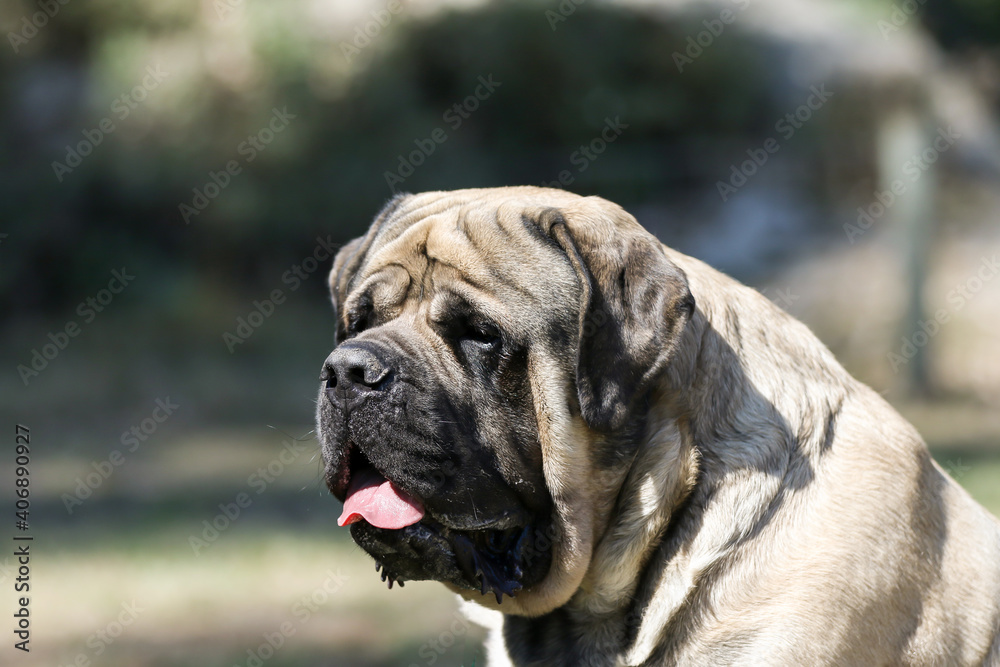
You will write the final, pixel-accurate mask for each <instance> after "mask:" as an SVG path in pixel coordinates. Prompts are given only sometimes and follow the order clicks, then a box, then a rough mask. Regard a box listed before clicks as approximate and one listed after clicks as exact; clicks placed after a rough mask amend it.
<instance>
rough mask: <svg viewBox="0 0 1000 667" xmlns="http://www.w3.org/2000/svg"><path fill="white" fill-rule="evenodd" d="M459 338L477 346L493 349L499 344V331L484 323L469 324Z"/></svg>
mask: <svg viewBox="0 0 1000 667" xmlns="http://www.w3.org/2000/svg"><path fill="white" fill-rule="evenodd" d="M461 338H463V339H465V340H469V341H472V342H473V343H477V344H479V345H483V346H488V347H495V346H497V345H499V344H500V331H499V330H498V329H497V328H496V327H495V326H493V325H492V324H489V323H486V322H469V323H468V324H467V325H466V326H465V331H463V332H462V335H461Z"/></svg>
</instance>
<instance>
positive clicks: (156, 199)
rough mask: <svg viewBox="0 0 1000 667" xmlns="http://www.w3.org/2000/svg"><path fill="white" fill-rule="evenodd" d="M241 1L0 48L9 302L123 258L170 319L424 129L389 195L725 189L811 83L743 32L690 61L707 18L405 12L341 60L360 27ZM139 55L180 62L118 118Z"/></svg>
mask: <svg viewBox="0 0 1000 667" xmlns="http://www.w3.org/2000/svg"><path fill="white" fill-rule="evenodd" d="M232 4H234V5H236V9H234V10H233V11H232V12H231V13H226V14H225V15H220V14H221V12H220V11H219V10H218V7H219V6H224V5H220V3H207V2H206V3H197V2H194V1H191V0H189V1H184V0H174V1H173V2H168V3H154V2H140V3H132V2H129V3H126V2H118V1H114V0H100V1H98V2H88V3H75V2H71V3H68V4H67V5H65V6H62V7H61V9H60V11H59V12H58V13H57V14H56V16H55V17H54V18H53V19H51V21H50V22H49V25H47V26H46V27H45V28H44V29H43V30H41V31H39V35H38V36H37V37H35V38H33V39H32V40H31V41H30V42H29V43H28V44H26V45H25V46H23V47H22V48H21V51H20V52H19V53H18V54H16V55H15V56H13V57H12V56H11V54H10V52H9V51H8V52H7V53H5V55H4V57H3V60H2V65H0V67H2V68H3V87H2V90H0V95H2V100H3V105H2V108H3V113H4V118H3V121H4V122H3V126H2V127H3V129H2V130H0V151H2V156H3V162H2V165H0V198H2V200H3V201H4V204H5V217H7V218H8V220H9V221H8V222H5V224H4V227H5V228H6V230H7V232H8V233H10V234H11V239H10V241H9V243H10V244H11V246H16V248H17V252H16V253H8V254H6V255H5V256H4V258H3V264H2V268H0V286H2V288H3V297H2V298H3V300H4V303H3V306H4V307H6V308H12V307H16V308H17V309H19V310H21V311H22V312H24V311H36V312H42V313H46V312H59V311H60V310H61V309H65V308H67V307H70V306H72V305H73V304H74V303H75V302H76V301H77V300H78V299H79V298H81V294H82V293H86V292H87V290H89V289H90V288H91V287H94V286H95V284H94V282H93V281H94V280H95V276H98V277H99V276H102V275H104V274H105V273H106V272H107V271H108V270H109V268H110V267H111V266H113V265H117V264H120V263H125V264H127V265H131V266H141V267H143V269H144V273H148V274H152V275H153V277H152V278H151V279H149V280H145V281H143V283H142V285H141V287H140V288H138V289H140V291H142V292H143V294H144V296H145V297H146V298H149V299H155V300H156V302H157V304H158V309H159V310H160V315H162V316H165V317H168V318H169V317H176V318H180V319H182V320H188V321H189V320H191V318H189V317H188V316H187V315H185V313H189V312H190V311H191V310H192V308H193V309H194V310H195V311H196V312H197V311H198V310H199V309H202V308H204V309H210V308H217V307H218V304H220V303H226V302H227V301H228V302H237V301H239V300H240V299H245V298H246V297H247V296H254V295H256V294H258V293H259V292H260V291H261V290H266V289H267V288H269V287H270V286H271V285H272V284H273V282H274V280H275V276H276V275H280V274H281V272H282V271H283V270H285V269H286V268H287V267H288V266H289V265H291V264H292V263H293V262H295V261H297V260H299V259H301V258H302V257H303V256H305V255H307V254H309V253H310V252H311V250H312V247H313V245H314V243H315V238H316V236H317V235H321V234H322V235H326V234H332V236H333V238H334V239H335V240H337V241H343V240H346V239H348V238H350V237H352V236H354V235H357V234H359V233H360V232H361V231H362V230H363V228H364V227H365V226H366V224H367V222H368V220H369V219H370V217H371V215H372V214H373V213H374V212H375V211H376V210H377V209H378V208H379V206H380V205H381V203H382V201H384V200H385V199H387V198H388V197H389V196H390V195H391V192H390V189H389V187H388V186H387V184H386V178H385V173H386V172H387V171H395V170H396V169H397V168H398V165H399V161H400V157H401V156H404V155H407V154H409V153H410V152H411V151H413V150H414V148H415V143H414V142H415V141H417V140H425V139H426V138H427V137H429V136H430V134H431V132H432V131H433V130H434V129H435V128H443V129H444V131H445V132H446V134H447V141H446V143H444V144H442V145H440V146H438V147H437V149H436V150H435V152H434V154H432V155H430V156H428V157H427V159H426V162H425V164H424V165H423V166H422V167H420V168H417V169H416V172H415V173H414V174H413V176H412V177H410V178H408V179H406V181H405V183H404V184H403V185H402V186H401V188H402V189H406V190H411V191H420V190H426V189H443V188H448V189H450V188H457V187H465V186H493V185H503V184H520V183H534V184H541V183H542V182H549V181H553V180H555V179H556V177H557V176H558V174H559V172H560V171H562V170H565V169H569V170H571V171H572V172H573V175H574V177H575V180H574V182H573V183H572V185H571V186H570V187H571V189H573V190H575V191H578V192H581V193H587V194H589V193H598V192H599V193H601V194H602V195H603V196H606V197H609V198H611V199H613V200H616V201H619V202H621V203H622V204H624V205H626V206H628V205H629V204H632V203H635V202H643V201H648V200H650V199H651V198H652V199H661V200H662V199H667V198H669V197H670V196H671V193H678V194H680V193H685V192H689V191H691V190H698V189H702V190H705V191H706V192H708V193H709V194H710V195H712V196H715V195H714V188H713V184H714V179H715V178H717V177H719V176H720V175H721V174H720V172H719V165H720V164H723V165H726V164H728V161H727V160H731V159H733V157H734V155H733V154H732V153H731V152H730V153H726V152H725V151H724V150H723V148H724V145H723V144H721V143H720V140H724V139H729V140H730V141H733V140H737V141H738V142H740V141H741V142H742V143H738V146H743V145H749V142H748V141H747V140H745V139H743V137H754V136H758V135H761V134H766V133H767V132H768V131H769V129H770V127H771V125H772V124H773V123H774V120H775V119H776V118H780V117H781V116H782V115H783V114H784V113H785V112H787V111H788V110H790V109H792V108H794V106H795V105H797V104H800V103H801V102H802V99H800V98H804V95H803V94H802V93H803V91H807V88H808V86H802V85H801V84H800V83H797V82H795V81H793V80H792V79H791V78H790V75H789V73H788V71H786V69H787V68H779V67H777V66H776V65H777V64H778V63H779V62H780V61H781V59H782V58H783V57H785V56H786V55H787V54H784V53H783V52H782V51H781V49H780V47H778V46H776V45H774V44H771V43H765V42H764V41H762V40H760V39H758V38H756V37H754V36H753V35H751V34H748V33H744V32H741V31H740V29H739V28H738V26H737V25H734V26H732V27H731V28H730V30H731V33H732V34H727V35H726V39H724V40H722V39H720V40H718V43H717V44H714V45H713V47H712V48H711V49H706V50H705V52H704V54H703V55H701V56H700V57H699V58H698V59H697V60H695V61H694V63H693V64H691V65H690V66H689V67H688V68H687V69H686V70H685V71H684V72H683V74H682V73H679V72H678V68H677V66H676V65H675V62H674V60H673V57H672V54H673V53H674V52H677V51H683V50H684V48H685V47H686V45H687V41H686V40H687V39H688V37H689V36H691V35H695V34H697V33H698V32H699V31H700V30H703V29H704V27H703V26H702V24H701V21H702V19H703V17H702V15H701V14H700V13H696V14H692V15H690V16H679V17H677V16H675V17H660V16H653V15H652V14H647V13H644V12H641V11H640V12H637V11H633V10H626V9H624V8H622V7H616V6H610V5H596V4H595V5H584V6H581V7H580V8H579V9H578V10H577V11H576V12H575V13H574V14H573V15H572V16H570V17H568V19H567V22H566V23H564V24H557V25H556V29H555V30H553V29H552V27H551V26H550V23H549V21H548V20H547V19H546V17H545V14H544V11H543V10H544V9H545V8H546V7H548V5H545V6H543V5H539V4H536V3H528V4H524V3H520V4H502V5H501V4H494V5H489V6H487V7H485V8H483V9H480V10H476V11H470V12H457V11H454V12H448V13H444V14H435V15H433V16H432V17H430V18H419V19H418V18H413V17H411V16H409V15H405V14H402V15H399V16H395V17H394V18H393V20H392V21H391V22H390V24H389V25H388V26H387V27H386V28H385V29H384V30H380V31H379V33H378V34H376V35H375V36H374V37H372V38H371V39H370V44H369V45H366V46H363V47H362V48H361V49H360V51H359V55H357V57H356V58H353V59H349V58H347V57H345V55H344V51H343V44H344V42H345V41H350V40H351V39H353V36H354V33H353V32H352V30H353V29H356V28H357V27H358V26H359V25H360V26H364V25H365V22H361V23H359V24H358V25H354V24H351V25H333V24H331V23H330V22H329V21H327V22H326V23H323V22H322V21H320V20H319V19H316V18H314V17H311V16H310V12H315V11H317V9H316V8H315V7H314V6H312V5H306V4H296V3H291V2H289V3H281V4H280V5H271V4H269V3H245V4H244V3H232ZM31 10H32V5H31V4H30V3H28V2H21V3H15V4H13V5H10V6H8V8H7V9H6V11H5V12H4V15H5V16H6V20H7V23H8V25H14V26H17V25H18V23H17V20H18V17H19V16H23V15H27V14H29V13H30V11H31ZM348 60H350V62H348ZM149 66H154V67H156V66H159V67H162V68H163V69H164V70H165V71H166V72H169V76H167V77H166V78H165V80H164V81H163V82H162V83H160V84H158V85H157V86H156V87H155V88H153V89H151V90H150V91H148V95H146V96H145V97H146V99H145V100H143V101H142V102H139V103H137V104H136V105H135V108H134V109H132V110H131V113H130V114H129V115H128V116H127V117H125V118H123V119H119V117H118V115H117V112H116V111H115V109H117V108H118V107H116V106H115V100H116V99H117V98H119V97H120V96H121V95H123V94H125V95H128V94H130V93H129V91H131V90H132V89H133V87H134V86H136V85H137V84H138V83H140V82H141V81H142V79H143V77H144V75H145V72H146V71H147V67H149ZM480 77H492V78H493V79H494V80H495V81H498V82H500V87H499V88H498V90H497V92H496V93H495V94H494V95H492V96H490V97H489V98H488V99H486V100H484V101H482V102H481V103H480V104H479V108H478V109H477V110H476V111H474V112H472V113H471V114H469V116H468V118H467V119H463V120H462V123H461V125H460V126H459V127H454V125H450V124H449V123H446V122H444V120H443V116H444V114H445V113H446V112H447V111H448V110H449V109H450V108H452V107H453V106H454V105H455V104H460V103H462V101H463V100H465V99H466V98H467V97H468V96H469V95H471V94H473V92H474V91H475V90H476V88H477V86H478V85H479V83H478V81H479V78H480ZM275 108H277V109H287V111H288V113H290V114H293V115H294V116H295V118H294V120H291V121H290V122H289V124H288V128H287V130H286V131H284V132H282V133H280V134H277V135H276V136H275V138H274V141H273V142H272V143H270V144H268V145H267V146H266V147H265V150H262V151H260V152H259V154H258V155H257V156H256V158H255V159H254V160H253V162H252V163H251V162H247V161H246V160H245V156H244V155H242V154H241V153H240V152H239V150H238V147H239V146H240V145H241V143H242V142H244V141H245V140H246V139H247V137H248V136H249V135H252V134H257V132H258V131H260V130H261V129H262V128H264V127H266V125H267V123H268V120H269V118H270V117H271V115H272V110H273V109H275ZM619 116H620V117H621V120H622V122H624V123H626V124H627V125H628V129H627V131H626V132H625V133H624V134H623V135H622V136H621V137H620V139H619V140H618V141H616V142H615V144H614V145H613V146H612V147H611V148H609V149H608V151H607V153H606V156H603V157H602V158H601V159H599V160H596V161H595V162H593V163H592V164H590V165H588V168H587V169H586V171H582V172H579V173H578V172H577V171H576V167H575V166H574V165H572V164H571V163H570V158H571V154H572V153H573V151H575V150H576V149H577V148H579V147H580V146H582V145H584V144H587V143H589V142H590V141H591V140H593V139H594V138H596V137H597V136H599V133H600V131H601V129H602V128H603V126H604V123H605V119H606V118H614V117H619ZM108 117H110V118H111V119H112V120H113V121H114V123H115V130H114V131H113V132H112V133H110V134H107V135H105V136H103V139H102V141H101V143H100V144H99V145H97V146H95V147H94V149H93V153H92V154H91V155H89V156H87V157H85V158H84V159H83V160H82V164H81V165H80V166H79V167H77V168H75V169H73V170H72V172H70V173H66V174H63V175H62V182H59V181H58V180H57V177H56V174H55V173H54V170H53V165H52V163H53V162H54V161H60V162H64V161H65V160H66V154H67V147H68V146H75V145H77V144H78V142H80V141H81V140H82V139H84V135H83V132H84V131H85V130H86V131H92V130H93V129H94V128H96V127H98V124H99V123H100V121H101V120H102V119H104V118H108ZM848 121H849V119H847V118H845V117H841V118H840V119H839V123H840V124H847V123H848ZM837 123H838V118H837V116H836V115H835V114H830V119H829V121H827V120H825V119H821V120H820V121H819V122H817V123H815V124H811V125H809V126H807V127H806V128H805V129H804V130H803V132H802V136H801V137H797V138H796V146H797V150H801V151H802V152H803V153H805V154H807V155H808V154H810V153H812V154H815V155H816V158H815V159H816V160H819V159H820V158H819V151H820V148H821V146H820V143H819V142H820V139H819V137H821V136H822V135H823V133H824V131H825V130H827V129H829V128H830V127H831V126H834V125H835V124H837ZM735 157H741V158H742V156H741V154H740V153H739V148H737V152H736V153H735ZM229 160H237V161H239V162H240V164H241V167H242V172H241V173H240V174H238V175H237V176H235V177H233V178H232V181H231V183H230V184H229V185H228V187H226V188H224V189H223V190H222V192H221V194H219V196H218V197H217V198H215V199H213V200H212V201H211V202H210V203H209V205H208V207H207V208H206V209H205V210H204V211H203V212H202V213H200V214H199V215H197V216H194V217H192V218H191V221H190V224H189V225H186V224H185V221H184V219H183V217H182V215H181V213H180V212H179V210H178V209H179V206H180V205H181V204H189V205H190V204H191V202H192V200H193V198H194V196H195V195H194V193H193V190H194V189H195V188H197V189H199V190H203V189H204V188H205V186H206V184H207V183H210V172H219V171H220V170H222V169H223V168H224V166H225V164H226V163H227V161H229ZM720 160H723V161H724V162H721V163H720ZM722 169H723V171H722V173H723V174H724V173H725V167H724V166H723V167H722ZM821 176H822V167H820V168H818V169H817V173H816V175H815V179H816V182H814V183H813V184H812V186H813V187H814V188H815V189H816V190H817V191H820V190H821V188H820V187H819V185H818V181H819V179H820V177H821ZM806 186H809V183H808V182H807V183H806ZM316 282H319V281H316ZM15 285H16V289H12V288H13V287H14V286H15ZM206 295H207V297H206ZM199 304H201V306H199ZM209 304H213V305H209ZM189 323H190V324H196V323H195V322H193V321H189Z"/></svg>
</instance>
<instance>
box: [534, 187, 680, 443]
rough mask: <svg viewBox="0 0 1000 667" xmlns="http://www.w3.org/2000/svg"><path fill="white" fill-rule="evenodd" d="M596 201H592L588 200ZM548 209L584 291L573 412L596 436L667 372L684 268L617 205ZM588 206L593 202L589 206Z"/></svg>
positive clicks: (614, 425)
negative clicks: (576, 403)
mask: <svg viewBox="0 0 1000 667" xmlns="http://www.w3.org/2000/svg"><path fill="white" fill-rule="evenodd" d="M595 199H596V198H595ZM598 201H599V202H600V203H601V206H600V207H599V208H598V210H599V211H600V213H599V214H598V215H597V216H596V217H595V215H594V212H593V209H592V208H589V209H588V210H586V211H581V212H577V213H576V214H574V213H573V212H570V211H567V212H565V217H564V214H563V212H560V211H554V210H552V211H549V212H547V213H546V214H545V215H547V216H548V220H547V221H545V222H543V223H542V226H543V228H546V229H547V230H548V233H549V235H550V237H551V238H553V239H554V240H555V241H556V243H558V244H559V246H560V247H561V248H562V249H563V251H564V252H565V253H566V255H567V256H568V257H569V261H570V263H571V264H572V265H573V268H574V270H575V271H576V273H577V276H578V277H579V280H580V284H581V286H582V287H583V296H582V299H581V304H580V316H579V348H578V353H577V360H576V386H577V394H578V397H579V402H580V410H581V412H582V414H583V418H584V419H585V420H586V421H587V424H588V425H589V426H590V427H591V428H593V429H594V430H597V431H603V432H610V431H614V430H616V429H618V428H620V427H622V426H623V425H624V424H625V422H626V420H627V418H628V415H629V414H630V413H631V411H632V407H633V406H634V404H635V402H636V401H637V400H638V399H639V398H640V397H642V396H643V395H644V394H645V392H646V391H648V390H649V389H651V388H652V386H653V384H654V381H655V379H656V378H657V377H659V375H660V374H661V373H662V372H663V370H664V369H665V368H666V366H667V363H668V362H669V360H670V358H671V356H672V354H673V351H674V349H675V348H676V346H677V342H678V340H679V339H680V335H681V332H682V331H683V329H684V326H685V324H687V322H688V320H689V319H690V318H691V315H692V314H693V313H694V307H695V303H694V297H693V296H692V294H691V291H690V289H689V288H688V281H687V276H686V275H685V274H684V271H682V270H681V269H680V267H678V266H677V265H676V264H674V263H673V262H672V261H670V260H669V259H668V258H667V256H666V254H664V252H663V248H662V246H661V245H660V242H659V241H657V239H656V238H655V237H654V236H653V235H652V234H650V233H649V232H647V231H646V230H645V229H643V228H642V227H641V226H640V225H639V223H637V222H636V221H635V219H634V218H632V216H630V215H629V214H628V213H626V212H625V211H624V210H622V209H621V208H619V207H617V206H614V205H612V204H610V203H609V202H604V201H603V200H598ZM591 203H592V202H591Z"/></svg>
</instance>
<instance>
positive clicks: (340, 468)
mask: <svg viewBox="0 0 1000 667" xmlns="http://www.w3.org/2000/svg"><path fill="white" fill-rule="evenodd" d="M355 450H357V445H355V444H354V443H353V442H351V441H347V443H346V444H345V445H344V447H343V449H341V450H340V455H339V456H338V457H337V462H336V465H334V466H332V467H331V468H329V469H328V470H327V474H326V486H327V488H329V489H330V493H332V494H333V497H334V498H336V499H337V500H339V501H340V502H344V501H345V500H347V489H348V487H349V486H350V484H351V459H352V458H354V453H355Z"/></svg>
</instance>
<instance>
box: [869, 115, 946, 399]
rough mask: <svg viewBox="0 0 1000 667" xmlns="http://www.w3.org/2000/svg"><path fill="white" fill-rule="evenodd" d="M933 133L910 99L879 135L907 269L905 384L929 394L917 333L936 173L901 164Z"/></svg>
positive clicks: (883, 180)
mask: <svg viewBox="0 0 1000 667" xmlns="http://www.w3.org/2000/svg"><path fill="white" fill-rule="evenodd" d="M932 135H933V130H931V129H930V123H929V122H928V121H927V119H926V116H925V114H924V113H923V112H922V110H921V108H920V107H919V105H918V104H914V103H912V102H910V103H903V104H900V105H898V106H896V107H895V108H894V109H893V111H891V112H890V113H889V115H888V116H887V117H886V118H885V120H884V121H883V123H882V125H881V127H880V131H879V138H878V153H879V155H878V171H879V188H880V191H881V192H882V193H886V192H888V193H891V194H892V195H893V197H894V200H892V202H891V204H888V205H887V206H886V209H887V210H886V218H887V221H888V222H889V227H890V229H891V231H890V238H891V239H892V240H893V241H894V246H895V247H896V249H897V251H898V253H899V258H900V265H901V266H903V267H904V271H905V274H904V280H905V282H906V310H905V313H904V315H903V321H902V326H901V331H902V335H903V336H904V337H905V339H906V340H907V341H909V342H910V343H911V344H912V347H913V350H915V351H914V352H913V356H912V357H911V358H910V359H909V363H908V364H906V366H905V370H904V373H905V374H906V376H905V378H904V387H905V389H906V391H907V393H908V394H910V395H912V396H927V395H928V394H930V393H931V391H932V389H933V387H932V379H931V377H930V371H929V368H928V362H927V359H928V354H927V347H928V346H929V343H930V338H929V336H927V334H926V332H924V333H923V334H921V335H919V336H915V334H917V333H918V332H921V331H922V329H921V328H920V322H921V321H922V320H925V319H926V318H925V317H924V284H925V282H926V278H927V257H928V251H929V247H930V240H931V236H932V234H933V230H934V218H935V217H936V215H937V207H936V191H937V177H936V169H935V166H934V165H929V166H928V168H927V169H926V171H920V172H919V175H918V176H916V177H914V176H913V172H907V173H904V172H903V166H904V165H905V164H906V163H907V161H910V160H913V159H914V158H915V157H918V156H920V154H921V153H923V152H924V151H925V150H927V148H928V147H929V146H931V142H932V140H933V136H932ZM918 159H919V158H918ZM898 192H901V194H897V193H898ZM885 198H886V199H888V196H886V197H885ZM918 343H921V344H918Z"/></svg>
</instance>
